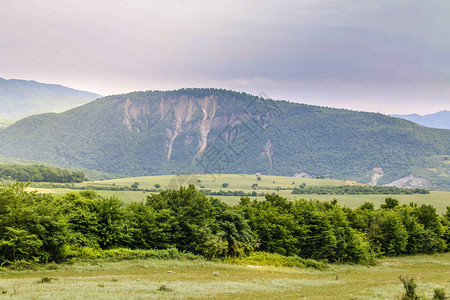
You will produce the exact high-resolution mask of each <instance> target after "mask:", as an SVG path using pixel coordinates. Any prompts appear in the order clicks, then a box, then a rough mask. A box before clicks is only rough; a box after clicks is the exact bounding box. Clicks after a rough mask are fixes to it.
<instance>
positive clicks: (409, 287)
mask: <svg viewBox="0 0 450 300" xmlns="http://www.w3.org/2000/svg"><path fill="white" fill-rule="evenodd" d="M400 281H401V282H402V283H403V287H404V288H405V293H404V294H403V296H402V298H401V299H402V300H419V299H420V298H419V296H417V294H416V288H417V284H416V283H415V282H414V278H412V277H411V278H409V279H408V277H407V276H406V275H404V276H400Z"/></svg>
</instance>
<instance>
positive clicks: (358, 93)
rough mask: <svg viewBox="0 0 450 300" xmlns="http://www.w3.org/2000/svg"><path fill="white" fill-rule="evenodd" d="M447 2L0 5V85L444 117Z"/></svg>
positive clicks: (90, 0) (170, 0) (447, 103)
mask: <svg viewBox="0 0 450 300" xmlns="http://www.w3.org/2000/svg"><path fill="white" fill-rule="evenodd" d="M449 37H450V1H447V0H439V1H435V0H426V1H424V0H420V1H415V0H409V1H402V0H388V1H384V0H374V1H361V0H334V1H331V0H243V1H236V0H227V1H214V0H209V1H207V0H201V1H190V0H165V1H150V0H64V1H61V0H20V1H17V0H0V77H2V78H5V79H12V78H15V79H26V80H35V81H39V82H45V83H56V84H62V85H65V86H69V87H72V88H76V89H81V90H88V91H91V92H95V93H98V94H101V95H110V94H118V93H127V92H131V91H136V90H168V89H178V88H183V87H216V88H226V89H232V90H236V91H243V92H247V93H251V94H255V95H259V94H260V93H261V92H264V93H265V94H266V95H268V96H269V97H270V98H273V99H284V100H289V101H294V102H300V103H308V104H315V105H321V106H329V107H339V108H348V109H353V110H362V111H371V112H381V113H385V114H393V113H398V114H409V113H418V114H427V113H433V112H436V111H440V110H450V38H449Z"/></svg>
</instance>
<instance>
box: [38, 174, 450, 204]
mask: <svg viewBox="0 0 450 300" xmlns="http://www.w3.org/2000/svg"><path fill="white" fill-rule="evenodd" d="M134 182H138V183H139V188H140V189H155V184H159V185H161V188H162V189H165V188H178V187H179V186H181V185H187V184H194V185H195V186H196V187H197V188H198V189H200V188H202V189H206V190H211V191H219V190H224V191H235V190H238V191H239V190H242V191H244V192H246V193H251V192H252V191H254V190H253V189H252V188H251V186H252V184H254V183H257V184H258V186H259V187H258V189H256V190H255V191H256V192H257V193H261V192H264V193H276V194H279V195H281V196H283V197H286V198H287V199H290V200H294V199H301V198H303V199H317V200H321V201H331V200H333V199H334V198H336V199H337V200H338V201H339V203H340V204H341V205H346V206H348V207H352V208H356V207H358V206H360V205H362V204H363V203H364V202H372V203H374V204H375V206H376V207H379V206H380V205H381V204H382V203H384V199H385V198H386V197H393V198H396V199H398V200H399V202H400V204H409V203H410V202H414V203H417V204H418V205H422V204H431V205H433V206H434V207H435V208H436V210H437V212H438V213H443V212H445V211H446V207H447V206H450V191H431V192H430V193H429V194H411V195H404V194H400V195H294V194H291V192H292V189H293V188H294V187H295V186H299V185H300V184H302V183H306V185H307V186H340V185H346V184H353V185H356V184H360V183H357V182H353V181H346V180H334V179H311V178H296V177H283V176H266V175H261V180H260V181H258V180H257V178H256V175H235V174H216V175H178V176H177V175H162V176H145V177H128V178H119V179H110V180H103V181H93V182H92V181H91V182H85V183H80V184H75V186H78V187H86V186H89V185H96V186H102V187H104V186H113V185H115V186H116V187H130V185H131V184H133V183H134ZM293 182H294V183H295V184H293ZM223 183H228V184H229V186H228V187H227V188H224V187H222V184H223ZM277 187H280V188H285V189H286V190H283V189H281V190H279V191H277V190H276V188H277ZM37 190H38V192H42V193H46V192H49V190H48V189H44V190H40V189H37ZM50 191H51V192H55V193H58V194H64V193H67V192H70V191H79V190H71V189H60V188H54V189H51V190H50ZM97 192H98V194H99V195H101V196H113V195H115V196H118V197H119V198H120V199H122V201H124V202H125V203H130V202H134V201H142V200H143V199H145V197H146V196H147V195H150V194H151V193H150V192H142V191H107V190H98V191H97ZM214 197H217V198H220V199H221V200H222V201H224V202H225V203H227V204H229V205H237V204H238V203H239V200H240V198H241V197H240V196H214ZM250 198H251V199H258V200H262V199H264V197H261V196H258V197H250Z"/></svg>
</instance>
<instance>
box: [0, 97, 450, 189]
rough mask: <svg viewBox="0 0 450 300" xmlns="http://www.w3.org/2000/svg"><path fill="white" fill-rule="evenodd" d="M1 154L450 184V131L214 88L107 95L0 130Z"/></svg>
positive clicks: (97, 164)
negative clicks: (67, 109)
mask: <svg viewBox="0 0 450 300" xmlns="http://www.w3.org/2000/svg"><path fill="white" fill-rule="evenodd" d="M0 139H1V140H2V141H3V142H2V143H1V145H0V155H4V156H15V157H19V158H25V159H33V160H38V161H45V162H51V163H54V164H57V165H72V166H80V167H85V168H89V169H96V170H101V171H104V172H111V173H120V174H125V175H130V176H139V175H156V174H175V173H235V174H239V173H241V174H254V173H257V172H260V173H262V174H270V175H285V176H304V177H311V176H312V177H317V176H321V177H331V178H338V179H348V180H355V181H360V182H364V183H371V184H378V185H380V184H389V183H391V182H393V181H395V180H400V181H399V183H398V185H402V186H403V187H408V186H419V187H420V186H424V187H431V188H440V189H450V177H449V176H450V164H449V161H450V153H449V152H450V151H449V149H450V130H443V129H432V128H427V127H423V126H419V125H417V124H414V123H412V122H409V121H406V120H402V119H398V118H393V117H389V116H386V115H382V114H376V113H367V112H355V111H349V110H344V109H333V108H325V107H318V106H312V105H303V104H297V103H290V102H286V101H273V100H264V99H262V98H258V97H255V96H252V95H248V94H245V93H237V92H232V91H226V90H217V89H183V90H177V91H167V92H161V91H148V92H134V93H129V94H124V95H115V96H108V97H104V98H101V99H98V100H96V101H94V102H91V103H88V104H86V105H83V106H80V107H77V108H75V109H72V110H69V111H66V112H64V113H60V114H56V113H50V114H43V115H38V116H31V117H28V118H25V119H23V120H21V121H18V122H16V123H15V124H13V125H11V126H10V127H8V128H6V129H4V130H2V131H1V132H0Z"/></svg>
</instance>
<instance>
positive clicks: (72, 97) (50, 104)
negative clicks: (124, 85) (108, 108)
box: [0, 78, 101, 119]
mask: <svg viewBox="0 0 450 300" xmlns="http://www.w3.org/2000/svg"><path fill="white" fill-rule="evenodd" d="M99 97H101V96H100V95H97V94H94V93H90V92H84V91H78V90H74V89H71V88H68V87H64V86H61V85H56V84H45V83H39V82H36V81H26V80H18V79H10V80H6V79H3V78H0V103H1V104H2V105H1V106H0V117H5V118H11V119H20V118H23V117H26V116H29V115H33V114H41V113H46V112H62V111H65V110H68V109H71V108H74V107H76V106H79V105H81V104H85V103H87V102H89V101H92V100H94V99H96V98H99Z"/></svg>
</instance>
